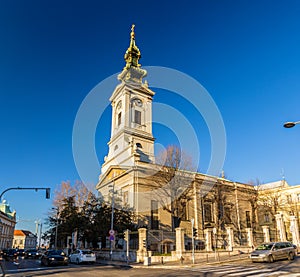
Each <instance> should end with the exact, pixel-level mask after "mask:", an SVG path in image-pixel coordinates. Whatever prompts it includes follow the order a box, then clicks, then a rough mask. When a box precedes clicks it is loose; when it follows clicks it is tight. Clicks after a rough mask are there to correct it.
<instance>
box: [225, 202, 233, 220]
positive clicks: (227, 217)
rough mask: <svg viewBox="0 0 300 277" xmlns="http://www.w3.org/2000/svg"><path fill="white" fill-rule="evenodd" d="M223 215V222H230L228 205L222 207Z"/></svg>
mask: <svg viewBox="0 0 300 277" xmlns="http://www.w3.org/2000/svg"><path fill="white" fill-rule="evenodd" d="M224 216H225V218H224V221H225V224H229V223H232V219H231V208H230V207H228V206H225V207H224Z"/></svg>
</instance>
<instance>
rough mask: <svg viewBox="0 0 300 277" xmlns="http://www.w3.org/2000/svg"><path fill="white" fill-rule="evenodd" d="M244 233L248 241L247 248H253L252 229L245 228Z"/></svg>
mask: <svg viewBox="0 0 300 277" xmlns="http://www.w3.org/2000/svg"><path fill="white" fill-rule="evenodd" d="M246 232H247V241H248V246H250V247H253V246H254V244H253V232H252V228H246Z"/></svg>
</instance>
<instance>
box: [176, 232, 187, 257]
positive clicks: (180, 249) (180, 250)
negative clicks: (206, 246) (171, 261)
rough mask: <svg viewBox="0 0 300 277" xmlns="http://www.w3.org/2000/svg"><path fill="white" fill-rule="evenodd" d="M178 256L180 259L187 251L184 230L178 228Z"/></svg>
mask: <svg viewBox="0 0 300 277" xmlns="http://www.w3.org/2000/svg"><path fill="white" fill-rule="evenodd" d="M175 231H176V255H177V257H178V258H180V257H181V256H182V253H183V252H184V251H185V247H184V231H183V228H180V227H178V228H176V229H175Z"/></svg>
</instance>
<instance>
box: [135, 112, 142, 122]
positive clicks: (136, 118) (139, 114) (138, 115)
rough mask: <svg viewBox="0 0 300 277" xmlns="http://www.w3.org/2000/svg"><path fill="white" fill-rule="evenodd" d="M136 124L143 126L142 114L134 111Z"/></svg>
mask: <svg viewBox="0 0 300 277" xmlns="http://www.w3.org/2000/svg"><path fill="white" fill-rule="evenodd" d="M134 122H135V123H137V124H140V125H141V124H142V113H141V112H140V111H137V110H135V111H134Z"/></svg>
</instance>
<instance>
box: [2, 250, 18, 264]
mask: <svg viewBox="0 0 300 277" xmlns="http://www.w3.org/2000/svg"><path fill="white" fill-rule="evenodd" d="M2 257H3V259H5V260H6V261H9V260H14V259H16V258H17V257H18V254H17V249H14V248H8V249H3V250H2Z"/></svg>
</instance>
